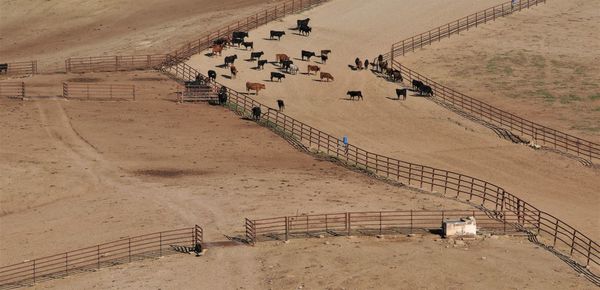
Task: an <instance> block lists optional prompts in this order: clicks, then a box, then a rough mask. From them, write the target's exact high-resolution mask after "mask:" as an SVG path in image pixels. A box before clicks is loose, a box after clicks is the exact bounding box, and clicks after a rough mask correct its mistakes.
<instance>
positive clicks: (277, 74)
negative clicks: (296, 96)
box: [271, 72, 285, 81]
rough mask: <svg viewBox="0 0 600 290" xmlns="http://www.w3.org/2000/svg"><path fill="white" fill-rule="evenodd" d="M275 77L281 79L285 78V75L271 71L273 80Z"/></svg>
mask: <svg viewBox="0 0 600 290" xmlns="http://www.w3.org/2000/svg"><path fill="white" fill-rule="evenodd" d="M274 78H276V79H277V80H278V81H281V79H285V75H284V74H282V73H278V72H271V81H273V79H274Z"/></svg>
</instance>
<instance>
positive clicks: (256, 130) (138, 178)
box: [0, 72, 466, 264]
mask: <svg viewBox="0 0 600 290" xmlns="http://www.w3.org/2000/svg"><path fill="white" fill-rule="evenodd" d="M104 75H105V74H86V75H85V77H86V78H88V79H101V78H102V77H103V76H104ZM60 76H62V77H63V78H64V79H76V78H79V77H81V76H79V75H55V76H38V77H36V78H32V79H29V80H28V82H30V83H32V85H34V84H35V83H36V82H38V84H39V85H40V86H41V85H42V84H49V83H50V80H49V79H48V78H53V79H52V81H53V82H54V83H56V84H60V83H61V82H62V80H60V79H58V78H59V77H60ZM110 77H111V78H120V79H121V80H122V83H128V82H127V80H129V82H133V83H136V84H137V85H138V86H140V87H146V88H147V89H151V88H152V87H155V88H156V89H153V90H154V95H151V94H148V95H142V96H140V97H139V98H138V100H137V101H135V102H87V101H65V100H61V99H35V98H34V99H32V100H31V101H24V102H22V101H16V100H6V99H3V100H1V101H0V104H1V106H2V110H1V112H2V116H1V118H0V119H1V120H2V123H1V124H2V125H1V128H2V129H1V131H2V135H3V136H6V138H5V139H4V140H5V141H3V144H2V151H1V154H0V157H1V160H2V162H0V164H2V171H3V172H5V173H6V174H3V175H2V179H0V185H1V188H3V191H2V195H1V197H0V198H1V200H0V205H1V210H2V211H1V212H2V216H1V217H0V226H1V228H2V233H3V234H2V237H1V238H0V245H1V246H0V256H2V257H3V258H2V260H3V264H6V263H11V262H18V261H21V260H23V259H26V258H31V257H40V256H44V255H48V254H52V253H56V252H61V251H64V250H68V249H76V248H79V247H83V246H87V245H89V244H90V243H96V242H102V241H110V240H114V239H117V238H119V237H122V236H126V235H128V234H130V235H137V234H143V233H147V232H152V231H158V230H163V229H168V228H171V227H185V226H191V225H194V224H200V225H202V226H204V227H205V228H206V232H207V237H208V238H209V239H217V240H220V239H222V235H223V234H227V235H235V234H239V233H240V232H241V231H242V229H243V218H244V217H251V218H262V217H271V216H280V215H295V214H303V213H321V212H332V211H333V212H338V211H342V212H343V211H360V210H380V209H389V210H394V209H418V208H428V209H437V208H465V207H466V206H465V205H463V204H460V203H457V202H451V201H449V200H447V199H441V198H436V197H435V196H432V195H423V194H419V193H415V192H410V191H408V190H405V189H401V188H396V187H393V186H391V185H388V184H385V183H381V182H378V181H374V180H372V179H370V178H368V177H366V176H363V175H361V174H358V173H354V172H351V171H349V170H346V169H344V168H341V167H338V166H336V165H334V164H332V163H329V162H326V161H320V160H316V159H314V158H313V157H311V156H308V155H306V154H303V153H300V152H298V151H295V149H293V148H292V147H291V146H290V145H289V144H287V143H286V141H284V140H283V139H281V138H280V137H278V136H277V135H275V134H273V133H271V132H270V131H269V130H266V129H264V128H262V127H259V126H257V125H256V124H255V123H254V122H250V121H246V120H243V119H240V118H239V117H237V116H235V115H234V114H232V113H230V112H229V111H227V110H226V109H224V108H221V107H213V106H209V105H195V104H185V105H181V104H177V103H175V102H171V101H165V100H163V99H161V98H168V96H169V94H172V92H173V90H174V89H176V87H172V88H170V87H169V85H166V86H165V85H161V82H162V81H161V79H163V78H164V77H162V76H161V75H159V74H157V73H155V74H152V73H139V72H132V73H122V74H112V75H111V76H110ZM140 79H151V81H140ZM131 80H133V81H131ZM163 81H164V80H163ZM48 91H51V90H50V89H48ZM157 116H158V117H157ZM15 124H19V125H18V126H15ZM24 148H26V149H24ZM65 209H69V210H68V211H65ZM82 233H83V234H82ZM34 236H35V237H36V238H35V239H32V237H34ZM65 237H69V238H68V239H65ZM47 241H63V242H61V243H52V244H50V245H49V244H48V243H47Z"/></svg>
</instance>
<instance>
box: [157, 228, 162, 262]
mask: <svg viewBox="0 0 600 290" xmlns="http://www.w3.org/2000/svg"><path fill="white" fill-rule="evenodd" d="M158 252H159V253H160V256H161V257H162V232H160V233H158Z"/></svg>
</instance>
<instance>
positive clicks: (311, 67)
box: [308, 64, 321, 74]
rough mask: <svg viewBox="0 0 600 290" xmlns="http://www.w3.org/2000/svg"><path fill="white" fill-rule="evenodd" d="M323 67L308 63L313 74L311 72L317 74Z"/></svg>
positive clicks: (309, 70) (309, 71)
mask: <svg viewBox="0 0 600 290" xmlns="http://www.w3.org/2000/svg"><path fill="white" fill-rule="evenodd" d="M320 70H321V68H320V67H319V66H318V65H310V64H309V65H308V74H311V72H313V71H314V72H315V74H317V72H318V71H320Z"/></svg>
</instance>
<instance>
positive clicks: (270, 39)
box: [263, 37, 279, 41]
mask: <svg viewBox="0 0 600 290" xmlns="http://www.w3.org/2000/svg"><path fill="white" fill-rule="evenodd" d="M263 40H269V41H275V40H279V39H277V38H268V37H263Z"/></svg>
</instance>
